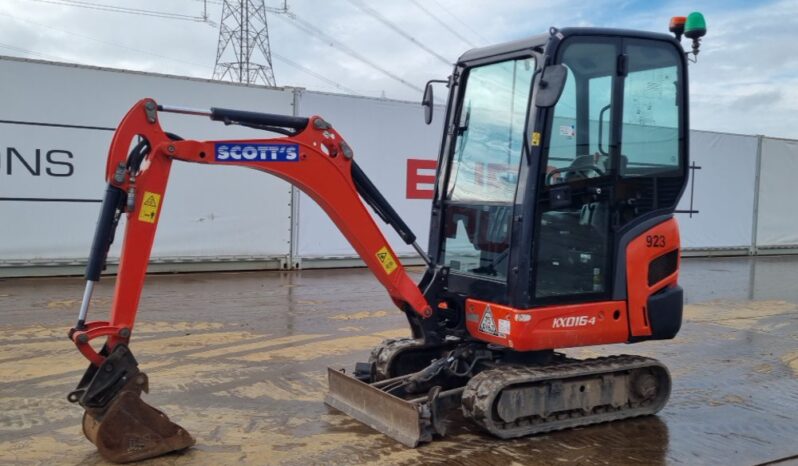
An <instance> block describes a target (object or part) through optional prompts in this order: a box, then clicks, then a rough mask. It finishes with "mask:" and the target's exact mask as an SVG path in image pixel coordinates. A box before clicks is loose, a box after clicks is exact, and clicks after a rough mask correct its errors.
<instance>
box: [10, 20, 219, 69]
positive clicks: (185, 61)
mask: <svg viewBox="0 0 798 466" xmlns="http://www.w3.org/2000/svg"><path fill="white" fill-rule="evenodd" d="M0 16H5V17H7V18H11V19H13V20H14V21H21V22H24V23H28V24H32V25H34V26H37V27H42V28H46V29H50V30H53V31H57V32H60V33H62V34H69V35H71V36H75V37H80V38H82V39H86V40H90V41H94V42H97V43H100V44H103V45H110V46H112V47H118V48H121V49H125V50H130V51H132V52H138V53H141V54H144V55H150V56H153V57H158V58H163V59H165V60H170V61H174V62H179V63H184V64H186V65H193V66H200V67H203V68H207V66H208V65H207V64H201V63H195V62H191V61H187V60H182V59H180V58H174V57H169V56H166V55H161V54H160V53H156V52H153V51H151V50H143V49H138V48H135V47H130V46H127V45H124V44H120V43H118V42H110V41H106V40H102V39H98V38H97V37H93V36H89V35H86V34H81V33H79V32H75V31H71V30H68V29H61V28H57V27H53V26H50V25H48V24H44V23H40V22H37V21H32V20H29V19H25V18H19V17H17V16H13V15H9V14H8V13H0ZM59 60H61V59H59Z"/></svg>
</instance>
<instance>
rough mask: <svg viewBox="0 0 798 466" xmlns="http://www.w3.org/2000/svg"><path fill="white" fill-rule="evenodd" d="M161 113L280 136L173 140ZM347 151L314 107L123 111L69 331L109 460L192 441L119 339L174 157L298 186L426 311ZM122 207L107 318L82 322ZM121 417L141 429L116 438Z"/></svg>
mask: <svg viewBox="0 0 798 466" xmlns="http://www.w3.org/2000/svg"><path fill="white" fill-rule="evenodd" d="M159 112H176V113H185V114H192V115H205V116H208V117H210V118H211V119H213V120H218V121H222V122H224V123H226V124H240V125H245V126H250V127H254V128H258V129H264V130H269V131H272V132H278V133H282V134H284V135H285V136H283V137H278V138H271V139H246V140H222V141H194V140H183V139H181V138H179V137H177V136H175V135H173V134H170V133H167V132H164V130H163V129H162V128H161V126H160V124H159V119H158V113H159ZM131 146H132V147H133V149H132V150H130V147H131ZM353 156H354V154H353V152H352V149H351V148H350V147H349V145H348V144H347V143H346V141H345V140H344V139H343V138H342V137H341V136H340V135H339V134H338V133H337V132H336V131H335V129H334V128H333V127H332V126H331V125H330V124H329V123H328V122H326V121H325V120H323V119H322V118H321V117H318V116H314V117H311V118H299V117H292V116H285V115H271V114H264V113H255V112H245V111H238V110H227V109H211V110H209V111H199V110H187V109H182V108H174V107H168V106H160V105H158V104H157V103H156V102H155V101H154V100H152V99H143V100H141V101H139V102H138V103H136V105H134V106H133V107H132V108H131V109H130V111H129V112H128V113H127V115H126V116H125V117H124V119H123V120H122V122H121V124H120V125H119V127H118V129H117V130H116V133H115V134H114V137H113V140H112V143H111V148H110V151H109V155H108V162H107V166H106V181H107V182H108V187H107V189H106V195H105V199H104V201H103V206H102V208H101V213H100V219H99V221H98V224H97V229H96V234H95V238H94V242H93V245H92V251H91V256H90V259H89V265H88V267H87V270H86V279H87V282H86V290H85V292H84V297H83V302H82V305H81V310H80V314H79V317H78V322H77V324H76V325H75V327H74V328H72V329H71V330H70V332H69V337H70V339H71V340H72V341H73V342H74V343H75V345H76V346H77V348H78V350H79V351H80V352H81V353H82V354H83V355H84V356H85V357H86V358H87V359H88V360H89V362H90V366H89V369H88V370H87V372H86V374H85V375H84V377H83V380H81V382H80V384H79V385H78V387H77V389H76V390H74V391H73V392H71V393H70V394H69V397H68V398H69V400H70V401H72V402H76V403H79V404H81V405H82V406H83V407H84V408H85V409H86V416H85V418H84V432H85V433H86V435H87V437H89V438H90V440H92V442H94V443H95V444H97V446H98V448H99V450H100V452H101V453H102V454H103V456H105V457H106V458H108V459H111V460H113V461H132V460H138V459H143V458H148V457H152V456H157V455H160V454H163V453H165V452H168V451H171V450H177V449H182V448H186V447H188V446H190V445H192V444H193V443H194V440H193V439H192V438H191V437H190V435H188V434H187V433H186V432H185V430H183V429H182V428H180V427H179V426H176V425H174V424H172V423H171V422H170V421H169V420H168V418H166V416H165V415H164V414H163V413H161V412H160V411H157V410H155V409H154V408H152V407H150V406H149V405H147V404H146V403H144V402H143V401H141V399H140V395H141V392H142V391H145V392H146V391H147V377H146V374H144V373H141V372H140V371H139V370H138V364H137V363H136V360H135V359H134V358H133V356H132V353H131V351H130V348H129V346H128V345H129V342H130V337H131V335H132V333H133V329H134V324H135V320H136V312H137V309H138V304H139V299H140V297H141V291H142V288H143V286H144V279H145V273H146V270H147V264H148V262H149V258H150V251H151V249H152V245H153V241H154V238H155V232H156V229H157V227H158V222H159V220H160V214H161V211H162V209H163V204H164V202H165V198H166V188H167V182H168V179H169V171H170V168H171V165H172V162H173V161H175V160H180V161H186V162H195V163H205V164H220V165H233V166H241V167H247V168H252V169H255V170H260V171H264V172H267V173H271V174H273V175H276V176H278V177H280V178H282V179H284V180H286V181H288V182H290V183H292V184H293V185H295V186H297V187H299V188H300V189H301V190H303V191H304V192H305V193H306V194H307V195H308V196H310V197H311V198H312V199H314V200H315V201H316V202H317V203H318V204H319V206H321V208H322V209H324V211H325V212H326V213H327V214H328V215H329V217H330V218H331V219H332V220H333V222H335V224H336V225H337V226H338V228H339V230H340V231H341V232H342V233H343V234H344V236H345V237H346V238H347V239H348V240H349V242H350V243H351V244H352V247H353V248H354V249H355V250H356V251H357V252H358V254H360V257H362V258H363V261H364V262H365V263H366V265H367V266H368V267H369V269H370V270H371V271H372V272H373V273H374V275H375V276H376V277H377V280H379V282H380V283H381V284H382V285H383V286H384V287H385V289H386V290H387V291H388V294H389V295H390V296H391V298H392V299H393V301H394V302H395V303H396V304H397V306H398V307H399V308H400V309H402V310H404V311H406V312H408V313H410V314H413V315H415V316H416V317H418V318H420V319H424V318H427V317H429V316H430V315H431V313H432V310H431V307H430V306H429V304H428V303H427V301H426V299H425V298H424V296H423V294H422V293H421V291H420V290H419V288H418V286H417V285H416V284H415V282H414V281H413V280H412V279H411V278H410V277H409V276H408V275H407V273H406V272H405V270H404V267H403V266H402V264H401V262H400V261H399V259H398V257H397V256H396V253H395V252H394V250H393V249H392V248H391V246H390V245H389V244H388V242H387V241H386V239H385V237H384V236H383V234H382V232H381V231H380V229H379V227H378V226H377V225H376V223H375V222H374V220H373V218H372V216H371V215H370V214H369V212H368V210H367V208H366V206H365V205H364V202H363V201H361V197H362V199H364V200H365V201H366V202H367V203H368V204H369V205H371V206H372V208H373V209H374V210H375V212H376V213H377V214H378V215H379V216H380V217H381V218H383V219H384V220H385V221H386V222H388V223H390V224H391V225H392V226H394V227H395V228H396V230H397V232H398V233H399V235H400V236H401V237H402V238H403V239H404V240H405V241H406V242H408V244H413V245H414V247H416V248H417V249H418V250H419V251H420V252H422V253H423V251H421V249H420V248H419V247H418V245H417V244H416V242H415V236H414V235H413V233H412V232H411V231H410V229H409V228H408V227H407V225H405V224H404V222H403V221H402V220H401V219H400V218H399V217H398V215H397V214H396V212H395V211H394V210H393V209H392V208H391V206H390V205H388V203H387V202H386V201H385V199H384V198H383V197H382V195H381V194H380V193H379V191H378V190H377V189H376V188H375V187H374V185H373V184H372V183H371V182H370V181H369V179H368V177H367V176H366V175H365V173H363V171H362V170H361V169H360V168H359V167H358V166H357V163H356V162H355V161H354V158H353ZM122 215H124V216H126V217H127V224H126V228H125V236H124V242H123V245H122V253H121V257H120V260H119V269H118V275H117V279H116V290H115V293H114V300H113V302H112V304H111V309H110V319H109V320H107V321H87V320H86V319H87V314H88V308H89V303H90V299H91V294H92V290H93V287H94V284H95V283H96V282H97V281H99V279H100V274H101V272H102V270H103V268H104V266H105V260H106V256H107V253H108V248H109V247H110V244H111V242H112V241H113V235H114V230H115V229H116V225H117V223H118V221H119V219H120V217H121V216H122ZM101 337H106V341H105V344H104V346H103V347H102V350H101V351H99V352H98V351H96V350H95V349H94V348H93V347H92V344H91V343H92V341H93V340H95V339H97V338H101ZM155 420H158V421H159V422H158V423H155ZM125 425H127V426H128V427H130V426H140V427H141V428H140V429H135V428H132V427H131V428H128V429H126V430H125V435H126V437H125V438H126V439H127V440H126V441H124V442H120V441H118V435H116V434H117V433H118V431H119V430H120V429H122V427H121V426H125ZM154 425H155V427H153V426H154ZM157 425H160V426H161V427H160V428H159V427H158V426H157Z"/></svg>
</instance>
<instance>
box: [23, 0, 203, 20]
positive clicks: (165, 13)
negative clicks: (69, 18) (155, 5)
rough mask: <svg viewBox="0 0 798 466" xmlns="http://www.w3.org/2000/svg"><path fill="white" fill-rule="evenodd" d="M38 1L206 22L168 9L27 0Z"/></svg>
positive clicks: (78, 0) (79, 1)
mask: <svg viewBox="0 0 798 466" xmlns="http://www.w3.org/2000/svg"><path fill="white" fill-rule="evenodd" d="M29 1H33V2H39V3H49V4H52V5H62V6H72V7H77V8H86V9H89V10H98V11H108V12H112V13H126V14H132V15H140V16H153V17H156V18H166V19H177V20H182V21H194V22H198V23H204V22H208V18H207V17H203V16H190V15H183V14H180V13H170V12H168V11H157V10H145V9H142V8H129V7H123V6H116V5H108V4H104V3H94V2H86V1H82V0H29Z"/></svg>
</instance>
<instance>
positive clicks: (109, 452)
mask: <svg viewBox="0 0 798 466" xmlns="http://www.w3.org/2000/svg"><path fill="white" fill-rule="evenodd" d="M91 411H92V410H87V411H86V412H85V413H84V414H83V433H84V434H85V435H86V438H88V439H89V440H90V441H91V442H92V443H93V444H94V445H96V446H97V450H98V451H99V452H100V455H102V457H103V458H105V459H107V460H109V461H113V462H114V463H128V462H130V461H139V460H143V459H147V458H152V457H155V456H160V455H163V454H166V453H169V452H172V451H177V450H183V449H185V448H188V447H190V446H192V445H194V443H195V441H194V438H193V437H192V436H191V434H189V433H188V432H187V431H186V430H185V429H183V428H182V427H180V426H179V425H177V424H175V423H174V422H172V421H170V420H169V418H168V417H167V416H166V414H164V413H163V412H161V411H159V410H157V409H155V408H153V407H152V406H150V405H148V404H147V403H145V402H144V401H143V400H142V399H141V395H140V394H138V393H136V392H135V391H122V392H120V393H119V396H118V397H117V398H116V399H114V400H113V401H112V402H111V403H110V405H109V406H108V408H107V410H106V411H105V412H104V413H103V414H102V416H101V417H95V416H94V414H93V413H92V412H91Z"/></svg>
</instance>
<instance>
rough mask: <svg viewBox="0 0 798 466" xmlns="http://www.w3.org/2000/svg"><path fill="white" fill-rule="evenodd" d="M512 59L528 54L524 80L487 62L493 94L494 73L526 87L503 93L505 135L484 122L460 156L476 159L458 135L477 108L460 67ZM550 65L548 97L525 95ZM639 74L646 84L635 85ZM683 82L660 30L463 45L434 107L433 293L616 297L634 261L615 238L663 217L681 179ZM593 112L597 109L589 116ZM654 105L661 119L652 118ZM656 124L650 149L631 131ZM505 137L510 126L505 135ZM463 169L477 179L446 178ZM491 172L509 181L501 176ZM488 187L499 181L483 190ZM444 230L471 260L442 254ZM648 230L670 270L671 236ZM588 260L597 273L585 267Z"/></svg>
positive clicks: (682, 65)
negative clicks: (442, 106) (552, 87)
mask: <svg viewBox="0 0 798 466" xmlns="http://www.w3.org/2000/svg"><path fill="white" fill-rule="evenodd" d="M646 54H649V55H651V56H647V55H646ZM518 61H527V62H529V61H531V62H532V63H533V64H534V65H533V66H534V70H533V72H532V73H529V72H527V74H526V75H525V81H524V84H525V85H526V88H525V89H523V90H521V91H519V90H518V88H519V87H520V83H519V81H518V78H517V77H518V74H519V71H518V69H513V70H512V71H510V70H507V72H506V73H505V75H506V76H507V77H510V76H512V79H508V80H505V81H508V82H502V83H497V79H498V78H497V77H496V76H493V82H491V83H490V85H491V86H493V87H494V91H493V93H492V94H491V97H492V98H493V99H496V95H497V94H498V95H501V89H500V88H501V87H502V86H504V87H509V86H510V85H513V86H514V88H515V89H513V90H512V91H508V92H507V93H509V92H514V93H515V95H522V94H524V93H525V95H526V97H527V99H526V100H524V101H522V102H520V104H519V103H518V102H516V103H515V105H516V108H518V107H520V108H521V110H520V112H519V111H517V110H516V115H515V118H514V120H515V121H511V122H510V123H514V124H515V125H516V127H515V128H509V129H510V131H509V133H510V134H509V135H507V134H501V135H498V134H496V133H497V132H496V131H494V132H493V134H492V135H489V136H485V135H483V136H482V137H483V139H487V138H490V137H491V136H492V137H493V139H494V141H487V142H486V141H482V146H483V147H491V146H490V144H491V143H493V146H492V147H494V150H493V151H492V154H489V152H490V150H484V149H483V150H482V151H481V152H480V153H478V154H477V156H476V157H472V158H478V157H482V158H483V160H482V161H480V160H476V161H471V162H470V163H471V165H470V166H468V164H469V161H464V160H463V158H467V157H468V155H469V154H467V152H468V151H467V150H465V151H464V150H463V149H462V143H463V142H465V143H466V144H469V143H470V141H468V134H464V131H463V129H462V128H463V126H462V124H463V121H466V120H469V119H470V120H472V121H469V124H470V125H472V126H473V125H474V122H473V117H471V114H473V113H474V112H476V111H477V110H476V109H475V108H472V107H473V106H475V105H478V103H477V104H475V103H474V102H473V101H469V100H468V97H467V96H466V94H467V93H468V91H467V88H468V86H469V79H470V76H471V75H474V74H475V73H476V72H477V71H481V70H484V69H485V68H488V67H494V68H496V67H501V66H504V67H505V68H509V67H508V66H506V65H508V64H511V63H517V62H518ZM557 65H565V66H566V68H567V70H568V75H567V79H566V82H565V86H566V90H565V92H564V95H562V96H560V98H559V101H558V102H557V103H556V104H555V105H552V106H538V105H536V101H537V98H538V97H539V96H538V94H539V93H540V92H541V82H544V83H545V81H546V79H547V78H546V71H544V70H546V69H547V68H548V69H552V68H554V67H555V66H557ZM516 68H517V67H516ZM480 79H481V78H480ZM643 80H646V82H643ZM627 83H628V84H629V88H626V87H625V86H626V85H627ZM641 86H642V89H643V90H644V91H645V93H641V92H639V91H638V90H639V89H640V88H641ZM646 86H649V87H652V88H653V90H652V89H649V88H648V87H646ZM632 87H633V88H632ZM495 88H499V89H498V90H497V89H495ZM505 90H506V89H505ZM599 93H601V95H598V94H599ZM687 96H688V92H687V63H686V59H685V55H684V52H683V50H682V48H681V45H680V44H679V42H678V41H676V40H675V39H674V38H673V37H671V36H668V35H665V34H656V33H647V32H641V31H627V30H612V29H597V28H566V29H562V30H556V29H553V30H552V31H550V33H549V34H545V35H541V36H536V37H532V38H529V39H527V40H524V41H518V42H512V43H508V44H504V45H502V46H495V47H487V48H484V49H476V50H472V51H470V52H468V53H466V54H464V55H463V56H462V57H461V58H460V60H458V63H457V65H456V67H455V71H454V73H453V75H452V76H451V77H450V79H449V100H450V102H451V103H450V105H449V107H448V108H447V112H446V115H445V123H444V138H443V143H442V146H441V150H440V154H439V158H438V167H439V168H438V181H437V183H436V185H435V194H434V201H433V206H432V221H431V231H430V242H429V244H430V247H429V255H430V257H431V258H432V260H433V261H434V262H435V266H436V267H437V268H440V269H444V271H445V274H446V276H447V280H446V283H445V285H444V287H445V288H446V292H445V293H443V295H442V296H436V297H435V298H437V299H438V300H444V301H446V305H447V307H448V308H449V309H452V308H454V307H457V308H460V309H463V310H464V309H465V308H466V307H467V305H466V301H467V299H468V298H471V299H479V300H482V301H486V302H491V303H496V304H501V305H505V306H510V307H513V308H517V309H531V308H534V307H543V306H551V305H569V304H579V303H590V302H601V301H609V300H613V301H622V300H623V301H625V300H626V299H627V285H628V284H627V278H628V277H629V275H632V274H635V273H639V272H640V271H639V270H638V267H637V266H636V262H635V263H631V264H630V263H629V261H627V247H626V246H627V245H628V244H629V243H630V242H631V241H632V240H634V239H635V238H636V237H637V236H639V234H640V232H641V229H642V230H645V229H647V228H646V226H649V227H650V226H652V225H656V224H659V223H662V222H663V221H664V220H668V219H670V218H671V217H672V215H673V213H674V210H675V208H676V204H677V202H678V200H679V198H680V196H681V193H682V192H683V190H684V187H685V186H686V182H687V169H688V168H687V167H688V165H689V162H688V157H689V154H688V130H687V128H688V113H689V111H688V99H687ZM602 98H603V99H606V100H604V101H602V100H600V99H602ZM624 99H626V102H624ZM566 100H567V102H566ZM642 106H647V108H645V109H644V110H645V111H647V112H648V115H647V116H638V115H631V114H630V113H631V112H632V111H635V110H639V109H640V107H642ZM568 107H572V111H571V112H570V114H569V115H563V113H564V110H563V108H566V109H567V108H568ZM652 107H653V108H652ZM483 111H485V112H490V111H491V109H489V108H485V109H483ZM505 111H506V110H505ZM466 113H468V114H469V116H468V117H466V116H464V114H466ZM494 113H496V112H495V111H494ZM600 117H601V118H604V119H605V121H597V120H598V119H599V118H600ZM607 117H609V118H607ZM635 117H637V118H638V122H637V123H635V122H633V119H634V118H635ZM645 118H648V120H645ZM656 118H659V119H660V121H662V120H667V121H665V123H664V125H663V126H662V127H659V126H658V125H657V121H656ZM512 119H513V118H511V120H512ZM606 120H609V121H606ZM508 126H509V125H508ZM503 129H505V128H503ZM658 130H659V133H660V134H658V135H657V136H659V137H660V139H662V138H666V139H667V141H665V142H662V143H660V144H659V145H658V146H657V145H656V144H654V147H653V148H654V149H655V150H658V151H659V152H661V153H660V154H655V155H651V153H650V152H651V148H652V145H651V144H649V147H648V148H647V150H648V151H649V152H647V153H641V144H642V141H641V140H640V139H641V138H643V137H645V136H647V135H641V134H640V133H641V132H645V131H649V132H652V133H653V132H656V131H658ZM513 137H515V138H516V140H515V141H510V140H511V139H512V138H513ZM625 138H628V139H629V142H628V143H627V141H626V140H625ZM633 138H636V140H634V139H633ZM500 139H503V140H504V141H508V143H509V144H514V145H513V147H512V150H513V151H515V152H514V153H513V154H512V164H507V163H506V162H505V163H504V164H502V160H497V159H500V158H501V159H503V158H505V157H507V154H506V152H508V151H507V150H496V149H495V147H496V145H497V144H496V143H495V142H496V140H500ZM563 151H566V153H562V152H563ZM486 153H488V154H489V156H488V157H486V156H485V154H486ZM497 154H499V155H498V156H497ZM458 157H459V158H460V160H458ZM491 157H492V158H491ZM645 157H648V158H649V160H648V161H647V160H645ZM591 159H596V160H591ZM598 159H601V161H598ZM663 161H664V162H663ZM596 163H600V164H601V165H602V167H601V168H599V167H597V166H596V165H595V164H596ZM579 164H582V166H576V165H579ZM657 165H660V167H659V168H658V167H657ZM464 166H466V169H465V170H463V169H462V167H464ZM469 176H470V177H471V178H474V179H476V180H477V182H474V183H470V184H468V188H469V189H467V190H462V191H464V193H460V192H458V186H456V184H457V183H458V182H459V183H460V184H463V183H462V179H463V178H464V177H469ZM502 179H505V180H507V179H509V180H511V182H510V183H504V185H506V186H502V184H503V183H502ZM552 181H554V182H552ZM453 185H455V186H453ZM475 188H476V189H475ZM479 189H483V190H484V191H485V192H487V193H488V194H489V195H488V196H486V200H484V201H483V202H482V203H481V204H480V203H479V202H472V203H471V204H468V203H467V202H465V203H464V202H462V201H459V200H458V199H456V197H457V195H458V194H460V195H461V196H462V195H465V196H468V195H469V194H471V195H472V194H473V193H474V192H475V191H477V190H479ZM496 192H503V193H509V195H505V196H503V199H502V200H501V202H496V199H495V198H496V195H495V194H496ZM491 196H492V198H491ZM472 197H473V196H472ZM464 204H465V205H464ZM589 217H592V219H590V218H589ZM599 217H600V218H599ZM591 221H592V225H591ZM497 224H501V225H502V227H501V228H498V227H497ZM485 225H490V226H491V228H485ZM597 225H598V226H597ZM491 234H492V235H493V239H492V240H491V239H490V236H491ZM460 237H465V241H463V240H462V238H460ZM496 237H501V240H500V241H497V240H496ZM598 238H603V240H599V239H598ZM457 240H460V242H461V245H460V246H461V247H462V243H465V244H466V246H471V247H472V248H473V250H476V251H479V252H480V253H481V257H479V258H476V260H478V261H479V260H481V261H482V263H480V262H476V263H475V265H472V266H470V267H466V266H464V265H463V261H459V260H457V259H458V258H457V257H449V256H450V255H449V254H448V253H449V251H447V246H449V244H450V243H453V242H455V241H457ZM660 240H662V242H663V244H661V245H660V244H659V241H660ZM652 241H654V242H656V243H657V249H658V250H659V251H660V252H662V253H672V254H671V256H669V258H668V259H667V261H668V263H667V264H662V265H661V268H662V271H659V272H658V273H660V274H663V273H664V274H665V275H670V273H668V272H669V271H670V272H671V273H672V272H675V270H676V267H677V266H678V264H677V263H674V258H673V257H672V256H673V255H674V254H673V252H674V251H676V253H675V255H678V246H679V243H678V237H672V238H664V239H663V238H660V237H657V238H656V239H654V240H652ZM599 242H601V243H603V244H596V243H599ZM580 243H581V244H580ZM486 256H487V257H486ZM496 256H501V258H502V262H503V267H502V270H501V271H499V272H498V273H497V271H496V270H495V267H493V266H492V265H491V262H492V260H491V257H496ZM633 259H634V261H637V258H633ZM486 263H487V264H488V265H487V266H486V265H485V264H486ZM568 265H570V267H568ZM630 266H631V267H632V268H631V269H630V268H629V267H630ZM558 269H565V270H563V271H560V270H558ZM596 269H599V273H597V274H595V276H594V273H593V272H594V271H596ZM657 270H659V269H657ZM645 272H646V275H648V273H647V271H645ZM428 273H433V271H432V270H431V271H430V272H428ZM438 273H440V272H438ZM579 274H581V277H582V280H581V282H582V283H579V284H576V285H573V286H571V289H570V292H568V291H569V290H568V289H567V288H568V287H566V286H564V283H563V282H565V281H567V279H568V277H569V276H570V277H571V280H572V281H573V280H574V277H575V276H576V275H579ZM546 279H549V280H550V281H553V282H555V284H558V285H560V288H564V289H560V290H556V289H555V290H550V291H548V292H547V291H546V290H544V289H543V288H544V287H545V284H546ZM557 282H559V283H557ZM428 299H429V300H430V301H434V299H433V298H432V297H428ZM679 314H680V313H679Z"/></svg>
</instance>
